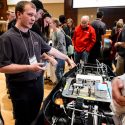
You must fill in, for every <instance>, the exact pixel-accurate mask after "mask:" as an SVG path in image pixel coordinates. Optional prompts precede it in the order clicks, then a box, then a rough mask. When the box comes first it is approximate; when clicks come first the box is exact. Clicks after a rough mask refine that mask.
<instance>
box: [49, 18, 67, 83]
mask: <svg viewBox="0 0 125 125" xmlns="http://www.w3.org/2000/svg"><path fill="white" fill-rule="evenodd" d="M50 28H52V30H53V32H52V41H53V47H54V48H56V49H57V50H59V51H60V52H62V53H63V54H66V40H65V34H64V32H63V31H62V29H61V28H60V27H59V20H58V19H56V18H52V20H51V23H50ZM56 60H57V62H58V64H57V66H56V71H55V74H56V77H57V82H59V81H60V79H61V78H62V76H63V73H64V68H65V61H64V60H62V59H56Z"/></svg>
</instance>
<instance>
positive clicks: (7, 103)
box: [0, 73, 53, 125]
mask: <svg viewBox="0 0 125 125" xmlns="http://www.w3.org/2000/svg"><path fill="white" fill-rule="evenodd" d="M52 88H53V85H50V84H45V86H44V98H45V97H46V96H47V95H48V94H49V93H50V91H51V90H52ZM0 105H1V112H2V116H3V119H4V122H5V125H14V119H13V114H12V104H11V100H10V99H9V98H8V94H7V89H6V84H5V76H4V74H3V73H0Z"/></svg>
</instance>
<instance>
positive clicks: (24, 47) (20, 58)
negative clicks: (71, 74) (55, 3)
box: [0, 0, 125, 125]
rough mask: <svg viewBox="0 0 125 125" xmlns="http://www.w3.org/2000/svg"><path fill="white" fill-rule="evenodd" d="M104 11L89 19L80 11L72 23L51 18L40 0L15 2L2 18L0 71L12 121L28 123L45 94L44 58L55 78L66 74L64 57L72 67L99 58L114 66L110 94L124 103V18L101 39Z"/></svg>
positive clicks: (32, 118)
mask: <svg viewBox="0 0 125 125" xmlns="http://www.w3.org/2000/svg"><path fill="white" fill-rule="evenodd" d="M103 16H104V13H103V12H102V11H99V12H97V17H96V19H95V20H94V21H92V22H91V23H90V20H89V16H88V15H84V16H82V17H81V21H80V24H79V25H78V26H75V25H74V22H73V20H72V19H71V18H68V19H67V18H66V17H65V16H64V15H60V16H59V17H58V18H55V17H52V16H51V14H50V13H49V12H48V11H47V10H46V9H45V8H44V7H43V4H42V2H40V1H39V0H32V1H31V2H29V1H21V2H18V3H17V5H16V7H15V12H14V11H7V18H8V20H7V21H4V23H3V22H2V23H1V22H0V35H1V36H0V72H2V73H5V76H6V84H7V89H8V92H9V94H10V98H11V100H12V104H13V113H14V118H15V125H30V124H31V123H32V122H33V121H34V120H35V118H36V116H37V115H38V112H39V110H40V106H41V103H42V100H43V96H44V94H43V93H44V87H43V86H44V77H43V75H44V71H45V70H46V66H45V62H50V63H51V64H52V65H53V66H55V67H56V70H55V74H56V77H57V83H59V81H60V80H61V78H62V76H63V74H64V70H65V61H66V62H67V63H68V65H69V66H70V67H71V68H73V67H75V66H76V65H77V64H78V63H80V62H81V61H82V62H84V63H92V64H96V60H99V61H101V62H104V63H105V64H107V65H108V66H109V67H110V68H111V69H112V70H113V65H114V66H115V67H116V71H115V72H114V73H115V74H116V75H117V76H118V77H116V78H115V79H114V80H113V81H112V97H113V99H114V100H115V101H116V103H118V104H119V105H120V106H125V97H124V96H123V95H122V94H121V89H124V84H123V81H124V79H125V78H124V77H125V76H124V75H123V74H124V72H125V68H124V67H125V66H124V65H125V63H124V62H125V61H124V58H125V44H124V43H125V27H124V23H123V20H121V19H120V20H118V21H117V22H116V25H115V26H114V27H113V28H112V32H111V36H110V37H109V38H108V39H105V37H104V36H105V34H106V24H105V23H104V22H103V21H102V19H103ZM50 40H52V45H51V46H50V45H49V44H48V43H49V41H50ZM107 43H108V46H107ZM119 75H122V78H124V79H122V80H121V77H119Z"/></svg>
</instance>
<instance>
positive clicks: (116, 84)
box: [112, 77, 125, 106]
mask: <svg viewBox="0 0 125 125" xmlns="http://www.w3.org/2000/svg"><path fill="white" fill-rule="evenodd" d="M123 87H124V86H123V82H122V80H121V79H119V78H117V77H116V78H115V79H113V81H112V97H113V99H114V100H115V101H116V102H117V103H118V104H119V105H121V106H125V97H124V96H122V95H121V89H123Z"/></svg>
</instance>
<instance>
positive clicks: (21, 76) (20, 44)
mask: <svg viewBox="0 0 125 125" xmlns="http://www.w3.org/2000/svg"><path fill="white" fill-rule="evenodd" d="M21 35H22V37H23V39H22V37H21ZM31 39H32V40H31ZM24 42H25V44H26V47H27V49H28V53H29V55H30V57H32V56H33V55H34V51H35V56H36V58H37V61H38V62H39V61H40V56H41V54H42V53H44V52H49V51H50V49H51V47H50V46H48V45H47V44H46V43H45V42H44V40H43V39H42V38H41V37H40V36H39V35H38V34H36V33H35V32H33V31H28V32H27V33H24V32H21V31H19V29H17V28H16V27H12V28H11V29H10V30H8V31H7V32H6V33H4V34H3V35H2V36H0V67H3V66H7V65H10V64H20V65H21V64H22V65H23V64H24V65H26V64H29V57H28V54H27V51H26V47H25V45H24ZM32 42H33V44H32ZM33 46H34V51H33ZM39 75H40V73H35V72H30V71H29V72H22V73H16V74H6V77H7V80H8V81H22V80H24V81H26V80H32V79H35V78H36V77H38V76H39Z"/></svg>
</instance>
